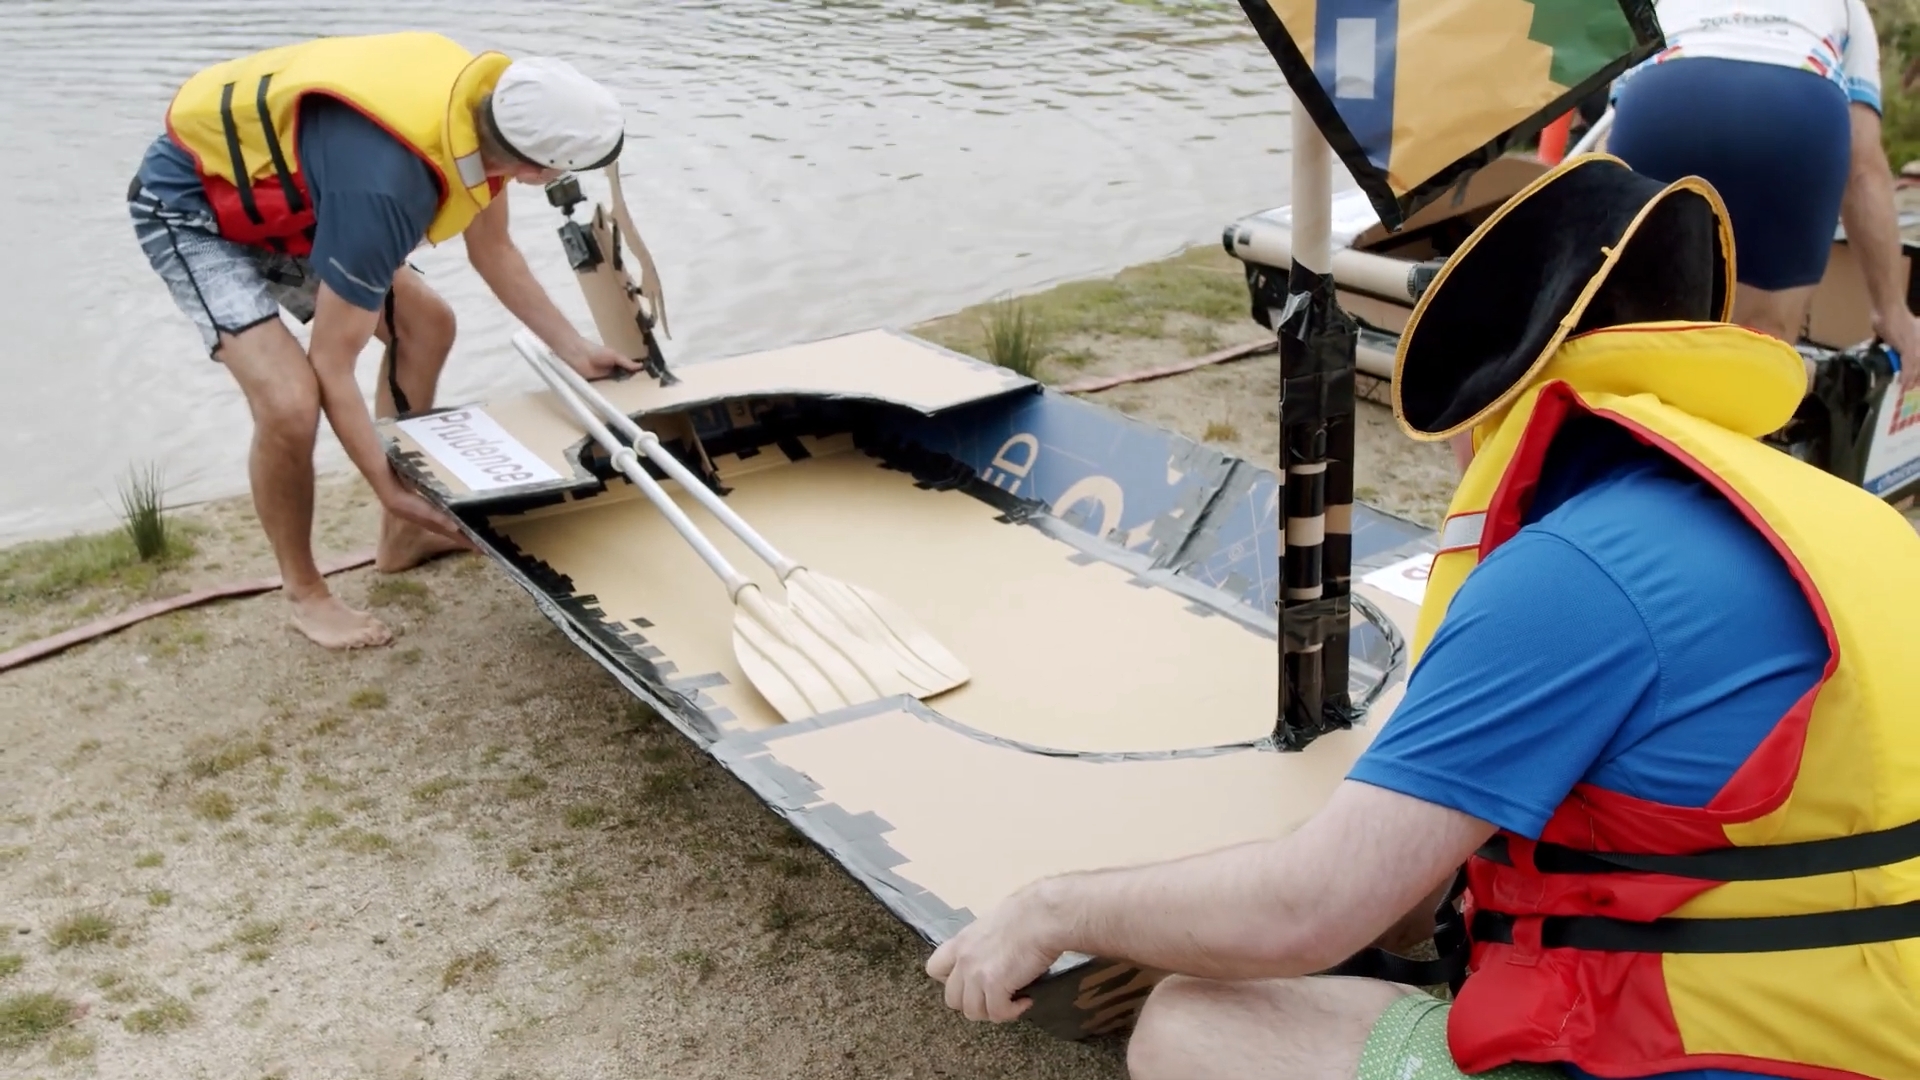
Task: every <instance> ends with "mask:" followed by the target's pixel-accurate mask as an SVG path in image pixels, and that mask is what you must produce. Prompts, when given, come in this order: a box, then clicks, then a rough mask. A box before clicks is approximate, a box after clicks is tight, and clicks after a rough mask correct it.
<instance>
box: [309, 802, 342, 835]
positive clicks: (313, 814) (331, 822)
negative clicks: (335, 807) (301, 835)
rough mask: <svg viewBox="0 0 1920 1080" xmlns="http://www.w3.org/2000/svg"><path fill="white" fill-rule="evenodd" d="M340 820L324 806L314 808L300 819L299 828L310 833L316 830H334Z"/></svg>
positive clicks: (337, 815) (338, 816)
mask: <svg viewBox="0 0 1920 1080" xmlns="http://www.w3.org/2000/svg"><path fill="white" fill-rule="evenodd" d="M341 820H342V819H341V817H340V815H339V814H336V813H334V812H333V811H331V810H329V809H327V808H326V807H324V806H316V807H314V808H313V809H311V810H309V811H307V812H306V815H305V816H304V817H302V818H301V819H300V827H301V828H303V829H306V830H308V831H310V832H311V831H313V830H316V829H334V828H338V827H339V826H340V822H341Z"/></svg>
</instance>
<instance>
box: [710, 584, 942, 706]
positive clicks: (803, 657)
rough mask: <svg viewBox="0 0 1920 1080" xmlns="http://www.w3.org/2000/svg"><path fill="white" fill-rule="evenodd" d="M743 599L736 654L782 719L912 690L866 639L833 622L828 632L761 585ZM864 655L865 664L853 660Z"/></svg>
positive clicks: (735, 622) (736, 618)
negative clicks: (762, 592)
mask: <svg viewBox="0 0 1920 1080" xmlns="http://www.w3.org/2000/svg"><path fill="white" fill-rule="evenodd" d="M740 600H741V603H740V604H739V607H738V609H737V611H736V613H735V615H734V620H733V631H734V654H735V658H736V659H738V660H739V662H740V670H741V672H742V673H743V674H745V675H746V677H747V681H749V682H751V683H753V685H754V687H755V689H757V690H759V691H760V693H761V696H763V697H765V698H766V699H767V702H768V704H770V705H772V706H773V707H774V710H775V711H777V712H778V713H780V716H781V718H782V719H783V720H786V721H789V722H792V721H794V720H804V719H806V718H807V717H810V716H817V715H819V714H820V713H824V712H831V711H833V710H835V709H840V708H845V707H847V706H849V705H858V704H861V703H863V702H868V701H878V700H880V699H882V698H887V697H893V696H896V695H899V694H909V693H911V692H912V690H911V688H910V687H909V686H907V685H906V683H905V681H904V680H902V679H900V678H899V677H898V676H897V675H896V674H895V673H894V672H892V670H891V669H889V668H887V667H886V665H885V663H884V660H885V658H884V657H880V656H877V655H874V652H875V651H874V650H873V649H872V647H871V646H870V645H868V644H867V643H866V642H865V641H862V640H860V639H858V638H854V637H852V636H851V635H848V634H845V633H844V632H839V631H837V630H836V628H834V627H832V626H827V627H824V628H823V629H824V631H825V632H824V633H823V632H822V631H821V630H820V629H816V628H815V627H814V626H811V625H809V624H808V621H807V620H805V619H803V618H801V617H800V616H799V615H797V614H796V613H794V612H793V611H792V610H790V609H789V608H787V607H786V606H785V605H783V604H778V603H776V602H774V601H772V600H770V599H768V598H767V597H765V596H761V595H759V592H758V590H757V589H749V590H746V591H743V592H742V593H741V594H740ZM863 653H865V654H866V655H865V656H863V657H862V659H863V663H861V664H856V663H855V662H854V661H853V660H850V659H849V658H848V657H849V654H852V655H854V656H862V654H863ZM863 668H865V669H866V670H864V671H863ZM868 672H874V674H871V675H870V674H868Z"/></svg>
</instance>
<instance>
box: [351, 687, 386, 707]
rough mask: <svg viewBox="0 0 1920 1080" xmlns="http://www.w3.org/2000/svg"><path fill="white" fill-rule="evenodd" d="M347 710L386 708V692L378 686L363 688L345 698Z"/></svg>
mask: <svg viewBox="0 0 1920 1080" xmlns="http://www.w3.org/2000/svg"><path fill="white" fill-rule="evenodd" d="M347 707H348V708H349V709H384V708H386V707H387V692H386V691H385V690H383V689H381V688H380V687H378V686H363V687H361V688H360V689H358V690H355V691H354V692H353V694H352V696H350V697H348V698H347Z"/></svg>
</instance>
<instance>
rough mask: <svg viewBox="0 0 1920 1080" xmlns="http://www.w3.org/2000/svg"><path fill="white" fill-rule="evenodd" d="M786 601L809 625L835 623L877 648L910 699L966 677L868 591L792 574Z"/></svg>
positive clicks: (923, 632)
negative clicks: (903, 685) (907, 685)
mask: <svg viewBox="0 0 1920 1080" xmlns="http://www.w3.org/2000/svg"><path fill="white" fill-rule="evenodd" d="M786 585H787V600H788V602H789V603H791V604H792V605H793V608H794V610H795V611H797V612H800V613H801V614H802V615H803V616H805V617H806V619H807V620H808V622H810V623H812V624H815V625H837V626H840V627H844V628H845V631H844V632H845V633H846V634H848V635H850V636H853V637H857V638H859V639H860V640H862V641H863V642H865V643H866V644H867V646H868V647H870V648H872V649H875V650H877V651H878V652H879V653H880V654H881V655H882V656H883V657H884V658H885V661H886V662H887V663H888V664H890V665H891V666H892V668H893V669H894V670H895V671H896V672H898V673H899V675H900V677H901V678H902V679H904V680H905V681H906V682H907V683H908V684H909V685H910V686H911V687H912V689H911V690H910V691H909V692H910V693H912V694H913V695H914V696H915V697H918V698H927V697H932V696H934V695H936V694H941V693H944V692H946V691H948V690H951V689H953V688H954V687H957V686H960V685H962V684H964V683H965V682H967V680H969V679H971V678H972V677H973V676H972V673H971V672H970V671H968V669H967V666H966V665H965V664H963V663H961V662H960V658H959V657H957V656H955V655H954V654H953V653H952V651H950V650H949V649H948V648H947V647H946V646H945V645H942V644H941V643H940V641H939V640H938V639H937V638H935V637H934V636H933V634H932V633H931V632H929V631H928V630H927V629H926V627H925V626H924V625H922V624H921V623H920V621H919V620H918V619H915V618H914V617H913V616H911V615H909V614H907V612H906V610H905V609H904V608H902V607H900V606H899V605H898V604H896V603H894V602H893V601H891V600H889V599H887V598H886V597H883V596H881V595H880V594H879V593H876V592H874V591H873V590H871V589H868V588H865V587H862V586H859V585H854V584H852V583H850V582H845V581H841V580H839V579H838V578H833V577H828V576H827V575H825V574H822V573H820V572H818V571H816V570H804V569H803V570H798V571H795V572H794V573H793V574H792V575H791V576H789V577H788V578H787V582H786Z"/></svg>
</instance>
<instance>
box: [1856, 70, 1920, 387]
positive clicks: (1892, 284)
mask: <svg viewBox="0 0 1920 1080" xmlns="http://www.w3.org/2000/svg"><path fill="white" fill-rule="evenodd" d="M1849 112H1850V113H1851V114H1852V117H1853V163H1852V167H1851V172H1850V175H1849V176H1848V178H1847V191H1846V195H1845V197H1844V199H1843V200H1842V202H1841V204H1840V217H1841V221H1842V222H1844V223H1845V225H1846V229H1847V246H1848V247H1851V248H1852V249H1853V250H1854V253H1855V256H1854V257H1855V258H1856V259H1858V260H1859V262H1860V270H1861V273H1862V274H1863V275H1864V276H1865V278H1866V281H1867V296H1868V299H1869V300H1870V302H1871V303H1872V306H1873V319H1874V329H1875V331H1876V332H1878V333H1879V335H1880V336H1881V338H1883V339H1884V340H1885V341H1886V342H1887V344H1889V345H1892V346H1893V347H1894V348H1895V349H1896V350H1898V351H1899V352H1900V359H1901V369H1902V374H1903V376H1904V377H1905V379H1906V381H1908V382H1912V381H1913V379H1914V378H1915V377H1916V376H1920V340H1917V339H1920V333H1917V332H1916V327H1915V325H1914V319H1913V315H1912V313H1911V312H1909V311H1908V310H1907V289H1906V282H1905V280H1904V279H1903V277H1902V275H1901V273H1900V270H1901V267H1902V265H1903V263H1904V262H1905V256H1904V255H1903V254H1902V253H1901V250H1900V221H1899V216H1898V214H1897V213H1896V212H1895V210H1894V202H1893V167H1892V166H1891V165H1889V164H1888V163H1887V152H1886V148H1885V147H1884V146H1883V145H1881V141H1880V114H1879V113H1878V112H1876V111H1875V110H1874V109H1873V107H1872V106H1871V105H1868V104H1866V103H1865V102H1860V101H1855V102H1853V103H1852V104H1851V105H1850V106H1849Z"/></svg>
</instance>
